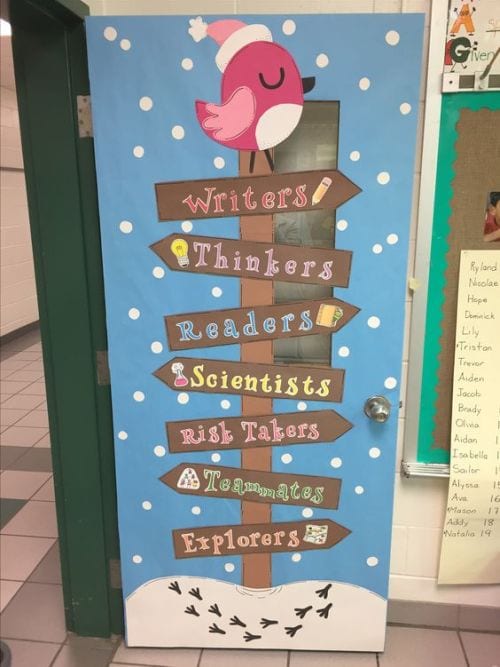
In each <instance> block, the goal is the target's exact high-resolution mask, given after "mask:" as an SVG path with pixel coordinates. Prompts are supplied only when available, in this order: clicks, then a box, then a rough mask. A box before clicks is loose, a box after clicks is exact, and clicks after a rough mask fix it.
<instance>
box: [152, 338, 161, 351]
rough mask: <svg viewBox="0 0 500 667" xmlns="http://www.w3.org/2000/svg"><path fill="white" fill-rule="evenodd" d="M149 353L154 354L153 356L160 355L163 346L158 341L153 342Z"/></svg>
mask: <svg viewBox="0 0 500 667" xmlns="http://www.w3.org/2000/svg"><path fill="white" fill-rule="evenodd" d="M151 352H154V353H155V354H160V352H163V345H162V344H161V343H160V341H159V340H155V341H154V342H153V343H151Z"/></svg>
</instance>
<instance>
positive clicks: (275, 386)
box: [154, 357, 345, 403]
mask: <svg viewBox="0 0 500 667" xmlns="http://www.w3.org/2000/svg"><path fill="white" fill-rule="evenodd" d="M344 373H345V371H344V370H343V369H340V368H329V367H315V368H308V367H305V366H290V365H287V364H254V363H244V362H239V361H217V360H214V359H191V358H189V357H175V358H174V359H172V360H171V361H169V362H167V363H166V364H164V365H163V366H162V367H161V368H159V369H158V370H157V371H155V372H154V375H155V376H156V377H157V378H159V379H160V380H161V381H162V382H164V383H165V384H166V385H168V386H169V387H170V388H171V389H175V390H176V391H201V392H208V393H211V394H242V395H247V396H264V397H267V398H293V399H309V400H312V401H333V402H336V403H339V402H340V401H342V394H343V390H344Z"/></svg>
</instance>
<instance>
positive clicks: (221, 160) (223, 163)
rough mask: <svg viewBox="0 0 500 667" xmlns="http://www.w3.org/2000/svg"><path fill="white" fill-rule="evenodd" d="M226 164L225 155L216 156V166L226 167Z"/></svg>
mask: <svg viewBox="0 0 500 667" xmlns="http://www.w3.org/2000/svg"><path fill="white" fill-rule="evenodd" d="M225 166H226V161H225V160H224V158H223V157H220V156H219V157H216V158H214V167H215V168H216V169H224V167H225Z"/></svg>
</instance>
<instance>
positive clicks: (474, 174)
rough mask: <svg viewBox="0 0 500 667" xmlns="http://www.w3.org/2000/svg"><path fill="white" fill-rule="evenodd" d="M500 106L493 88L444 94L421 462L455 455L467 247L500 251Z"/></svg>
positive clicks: (429, 307) (425, 356) (426, 337)
mask: <svg viewBox="0 0 500 667" xmlns="http://www.w3.org/2000/svg"><path fill="white" fill-rule="evenodd" d="M457 98H458V99H457ZM499 106H500V105H499V101H498V99H496V100H495V99H494V97H493V94H491V95H490V94H485V95H484V96H482V97H481V99H480V100H478V99H477V98H476V100H475V101H474V102H473V101H472V99H471V95H470V94H461V95H458V96H456V95H455V96H450V97H448V96H446V97H444V98H443V111H442V119H441V120H442V124H441V135H440V151H439V165H438V178H437V183H436V204H435V212H434V227H433V240H432V248H431V268H430V276H429V291H428V307H427V321H426V335H425V354H424V369H423V382H422V403H421V405H422V407H421V419H420V431H419V449H418V460H419V461H424V462H434V463H438V462H439V463H441V462H446V461H447V460H448V459H449V450H450V430H451V402H452V384H453V360H454V350H455V329H456V307H457V285H458V272H459V263H460V252H461V251H462V250H481V249H484V250H492V249H494V250H500V247H498V248H496V247H495V246H496V244H494V243H485V242H484V240H483V228H484V213H485V201H486V197H487V194H488V193H489V192H490V191H494V190H498V189H499V180H500V173H499V169H498V165H499V164H500V140H498V137H500V109H499ZM446 180H447V182H446Z"/></svg>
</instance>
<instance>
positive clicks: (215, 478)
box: [160, 463, 341, 510]
mask: <svg viewBox="0 0 500 667" xmlns="http://www.w3.org/2000/svg"><path fill="white" fill-rule="evenodd" d="M160 479H161V481H162V482H163V483H164V484H166V485H167V486H169V487H170V488H171V489H174V491H177V492H178V493H187V494H189V495H195V496H204V497H205V498H233V499H234V500H250V501H252V502H256V503H267V504H269V503H277V504H279V505H301V506H303V507H322V508H323V509H333V510H335V509H337V507H338V504H339V496H340V486H341V480H340V479H336V478H333V477H318V476H316V475H293V474H288V473H282V472H263V471H260V470H245V469H243V468H227V467H225V466H213V465H204V464H202V463H181V464H179V465H178V466H176V467H175V468H172V470H169V472H167V473H165V475H163V476H162V477H160Z"/></svg>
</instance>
